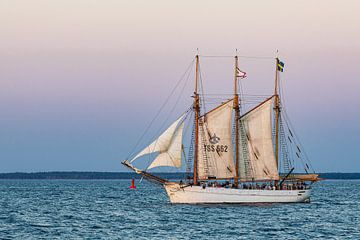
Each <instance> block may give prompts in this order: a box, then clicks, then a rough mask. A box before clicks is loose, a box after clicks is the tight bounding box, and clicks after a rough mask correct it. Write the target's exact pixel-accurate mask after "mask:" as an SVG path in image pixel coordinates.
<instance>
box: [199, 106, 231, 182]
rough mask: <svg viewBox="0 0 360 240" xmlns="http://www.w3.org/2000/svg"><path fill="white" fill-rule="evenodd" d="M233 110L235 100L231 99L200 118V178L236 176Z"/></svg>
mask: <svg viewBox="0 0 360 240" xmlns="http://www.w3.org/2000/svg"><path fill="white" fill-rule="evenodd" d="M232 111H233V100H230V101H228V102H226V103H224V104H222V105H220V106H219V107H217V108H215V109H213V110H211V111H210V112H208V113H206V114H205V115H204V116H202V117H200V119H199V122H200V129H199V151H198V177H199V179H207V178H209V177H216V178H232V177H234V176H235V167H234V150H233V144H232Z"/></svg>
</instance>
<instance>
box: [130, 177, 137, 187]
mask: <svg viewBox="0 0 360 240" xmlns="http://www.w3.org/2000/svg"><path fill="white" fill-rule="evenodd" d="M130 188H131V189H136V186H135V179H132V180H131V186H130Z"/></svg>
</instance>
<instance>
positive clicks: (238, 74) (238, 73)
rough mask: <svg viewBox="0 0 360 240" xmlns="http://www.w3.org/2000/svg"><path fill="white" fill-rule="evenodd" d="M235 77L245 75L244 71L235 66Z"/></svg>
mask: <svg viewBox="0 0 360 240" xmlns="http://www.w3.org/2000/svg"><path fill="white" fill-rule="evenodd" d="M236 77H241V78H245V77H246V72H243V71H241V70H240V68H238V67H236Z"/></svg>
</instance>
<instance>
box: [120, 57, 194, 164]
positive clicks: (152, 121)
mask: <svg viewBox="0 0 360 240" xmlns="http://www.w3.org/2000/svg"><path fill="white" fill-rule="evenodd" d="M194 61H195V58H193V60H192V61H191V63H190V64H189V66H188V67H187V68H186V71H185V72H184V73H183V74H182V75H181V77H180V79H179V80H178V81H177V83H176V84H175V87H174V88H173V89H172V90H171V92H170V95H169V96H168V97H167V98H166V100H165V102H164V103H163V104H162V105H161V107H160V109H159V110H158V111H157V113H156V114H155V116H154V118H153V119H152V120H151V122H150V123H149V125H148V126H147V128H146V129H145V131H144V132H143V134H142V135H141V136H140V138H139V140H138V141H137V142H136V144H135V145H134V147H133V148H132V150H131V151H130V153H129V155H128V156H127V158H126V159H130V157H131V156H132V155H133V154H134V151H135V150H136V148H137V147H138V146H139V144H140V142H141V141H142V140H143V138H144V136H145V135H146V134H147V132H148V131H149V129H150V128H151V126H152V125H153V123H154V122H155V120H156V119H157V118H158V116H159V115H160V113H161V111H162V110H163V108H164V107H165V106H166V104H167V103H168V102H169V99H170V98H171V96H172V95H173V94H174V92H175V90H176V89H177V87H178V86H179V85H180V83H181V82H182V81H183V80H184V77H185V76H186V73H187V72H188V71H189V70H191V69H192V67H193V65H194Z"/></svg>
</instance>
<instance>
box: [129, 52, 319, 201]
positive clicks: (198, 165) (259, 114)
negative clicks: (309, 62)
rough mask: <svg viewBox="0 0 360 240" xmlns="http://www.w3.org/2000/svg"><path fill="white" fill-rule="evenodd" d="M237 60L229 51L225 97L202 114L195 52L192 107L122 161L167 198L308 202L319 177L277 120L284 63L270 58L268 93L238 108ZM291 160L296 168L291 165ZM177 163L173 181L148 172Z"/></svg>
mask: <svg viewBox="0 0 360 240" xmlns="http://www.w3.org/2000/svg"><path fill="white" fill-rule="evenodd" d="M238 58H239V56H237V55H236V56H234V60H235V64H234V93H233V96H232V97H231V98H230V99H227V100H226V101H224V102H222V103H220V104H219V105H218V106H216V107H215V108H213V109H211V110H210V111H207V112H206V111H205V112H204V110H203V109H202V106H204V104H203V102H202V98H201V97H200V95H201V94H200V93H199V55H196V57H195V64H196V65H195V66H196V67H195V91H194V95H193V96H192V97H193V98H194V100H193V103H192V106H191V107H190V108H189V110H188V111H186V112H185V113H184V114H181V115H180V116H179V117H178V118H177V119H176V121H175V122H173V123H172V124H171V125H170V126H169V127H168V128H167V129H166V130H165V131H164V132H163V133H162V134H160V136H159V137H157V138H156V139H155V140H154V141H152V142H151V143H150V144H149V145H148V146H147V147H145V148H144V149H143V150H142V151H140V152H138V154H136V155H135V156H134V157H132V158H129V159H127V160H124V161H123V162H122V164H123V165H125V166H126V167H128V168H130V169H132V170H133V171H135V172H136V173H137V174H140V175H141V176H142V177H144V178H145V179H148V180H150V181H151V182H154V183H158V184H160V185H161V186H163V187H164V188H165V191H166V193H167V195H168V197H169V199H170V202H171V203H185V204H208V203H295V202H309V201H310V193H311V185H312V184H313V183H314V182H316V181H318V180H319V178H318V174H316V173H315V172H314V170H312V168H311V164H310V161H309V159H308V158H307V155H306V154H305V153H304V151H303V148H302V147H301V146H302V145H301V144H300V142H299V140H298V138H297V137H296V135H295V133H294V131H293V130H292V129H291V128H290V126H291V125H290V124H288V122H287V121H286V120H285V115H286V114H284V111H283V105H282V101H281V95H280V94H279V79H280V77H279V75H280V72H282V71H283V67H284V64H283V62H281V61H280V60H279V59H278V58H277V57H276V58H275V87H274V94H273V95H271V96H267V98H266V99H265V100H263V101H262V102H260V103H259V104H258V105H256V106H254V107H253V108H251V109H250V110H248V111H247V112H244V113H242V110H241V109H242V102H243V99H242V98H241V94H239V90H238V88H239V87H238V84H239V80H241V79H243V78H245V77H246V73H245V72H243V71H241V70H240V69H239V66H238ZM189 115H191V116H193V117H190V119H191V120H189V121H191V122H192V125H193V128H192V134H191V141H190V146H189V147H188V150H189V154H188V156H187V159H185V158H186V154H185V151H184V144H183V142H184V139H183V137H184V134H183V131H184V125H185V120H186V119H189ZM291 149H292V150H291ZM144 156H152V161H151V163H150V164H149V165H148V166H147V167H146V168H145V169H140V168H137V167H135V166H134V161H138V159H143V157H144ZM280 160H281V161H280ZM296 161H299V162H300V163H301V164H302V167H303V170H302V169H300V170H295V165H296V164H295V162H296ZM184 162H185V163H186V174H187V177H186V178H185V179H184V180H181V181H170V180H167V179H164V178H162V177H160V176H157V175H156V174H155V173H152V172H150V171H149V170H150V169H153V168H159V167H164V166H166V167H173V168H181V167H182V165H183V163H184ZM280 163H282V167H281V166H280Z"/></svg>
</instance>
